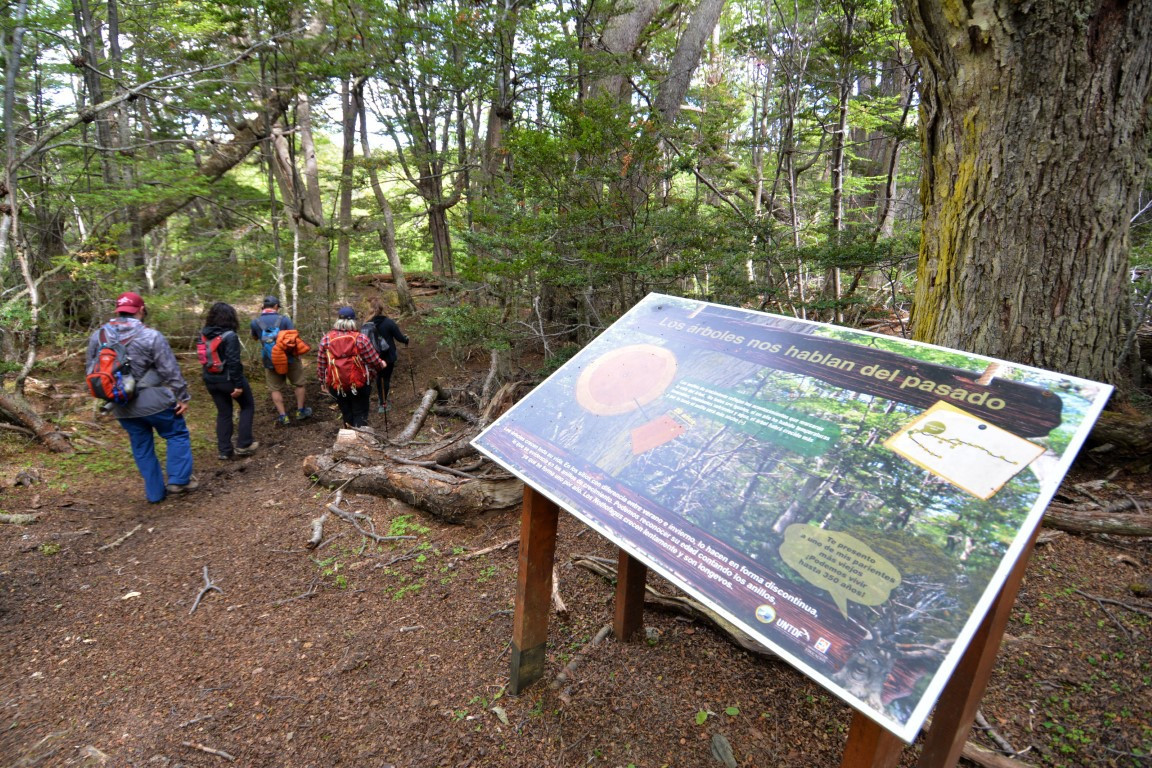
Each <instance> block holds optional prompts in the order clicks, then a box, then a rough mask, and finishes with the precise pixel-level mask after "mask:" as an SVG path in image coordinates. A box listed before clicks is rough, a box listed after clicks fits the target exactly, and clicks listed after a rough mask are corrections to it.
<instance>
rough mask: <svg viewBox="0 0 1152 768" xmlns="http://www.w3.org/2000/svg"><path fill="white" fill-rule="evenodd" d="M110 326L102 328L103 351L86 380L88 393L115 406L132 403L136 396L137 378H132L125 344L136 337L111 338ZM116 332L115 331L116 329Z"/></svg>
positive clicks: (98, 355)
mask: <svg viewBox="0 0 1152 768" xmlns="http://www.w3.org/2000/svg"><path fill="white" fill-rule="evenodd" d="M108 328H109V326H106V325H105V326H103V327H101V328H100V348H99V349H97V350H96V359H95V361H94V362H93V364H92V370H91V371H90V372H89V373H88V374H87V375H86V376H85V377H84V381H85V383H86V384H87V385H88V392H89V394H91V395H92V397H95V398H97V399H98V400H106V401H107V402H109V403H115V404H116V405H125V404H127V403H130V402H131V401H132V400H133V399H134V398H135V397H136V377H134V376H133V375H132V368H131V366H130V364H129V363H130V358H129V357H128V348H127V347H126V346H125V344H126V343H127V342H128V340H129V339H130V338H131V337H132V336H134V335H135V334H131V335H129V336H121V335H120V334H119V333H114V335H111V336H110V335H109V333H108ZM113 330H114V329H113Z"/></svg>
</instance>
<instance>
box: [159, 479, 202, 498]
mask: <svg viewBox="0 0 1152 768" xmlns="http://www.w3.org/2000/svg"><path fill="white" fill-rule="evenodd" d="M199 487H200V483H198V482H197V481H196V478H194V477H190V478H188V482H186V483H184V485H176V484H175V483H168V485H167V486H165V490H167V491H168V495H169V496H179V495H180V494H182V493H191V492H192V491H194V490H196V489H197V488H199Z"/></svg>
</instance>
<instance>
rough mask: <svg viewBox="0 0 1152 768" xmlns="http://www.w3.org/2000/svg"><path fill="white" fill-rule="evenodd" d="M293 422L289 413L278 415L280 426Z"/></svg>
mask: <svg viewBox="0 0 1152 768" xmlns="http://www.w3.org/2000/svg"><path fill="white" fill-rule="evenodd" d="M291 423H292V421H291V420H290V419H289V418H288V414H286V413H282V414H280V415H279V416H277V417H276V426H278V427H286V426H288V425H289V424H291Z"/></svg>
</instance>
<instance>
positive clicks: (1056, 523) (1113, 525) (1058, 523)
mask: <svg viewBox="0 0 1152 768" xmlns="http://www.w3.org/2000/svg"><path fill="white" fill-rule="evenodd" d="M1043 522H1044V525H1045V526H1047V527H1049V528H1057V529H1059V530H1062V531H1069V532H1072V533H1111V534H1114V535H1117V536H1152V514H1124V513H1122V512H1113V511H1109V510H1107V509H1084V508H1083V507H1075V506H1071V505H1068V504H1061V503H1059V502H1055V501H1054V502H1052V503H1051V504H1049V505H1048V511H1046V512H1045V513H1044V521H1043Z"/></svg>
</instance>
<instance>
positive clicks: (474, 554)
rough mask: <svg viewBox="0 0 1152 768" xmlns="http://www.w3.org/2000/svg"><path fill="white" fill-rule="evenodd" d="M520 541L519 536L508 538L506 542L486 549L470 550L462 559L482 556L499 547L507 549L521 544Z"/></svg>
mask: <svg viewBox="0 0 1152 768" xmlns="http://www.w3.org/2000/svg"><path fill="white" fill-rule="evenodd" d="M519 543H520V538H519V537H517V538H515V539H508V541H504V542H501V543H499V544H493V545H492V546H490V547H485V548H484V549H478V550H476V551H475V552H469V553H468V554H466V555H461V556H460V559H461V560H472V559H473V558H477V557H481V556H483V555H486V554H488V553H489V552H495V551H496V550H498V549H507V548H508V547H511V546H514V545H516V544H519Z"/></svg>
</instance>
